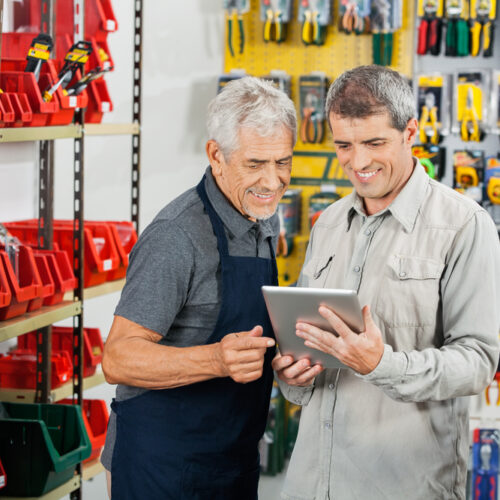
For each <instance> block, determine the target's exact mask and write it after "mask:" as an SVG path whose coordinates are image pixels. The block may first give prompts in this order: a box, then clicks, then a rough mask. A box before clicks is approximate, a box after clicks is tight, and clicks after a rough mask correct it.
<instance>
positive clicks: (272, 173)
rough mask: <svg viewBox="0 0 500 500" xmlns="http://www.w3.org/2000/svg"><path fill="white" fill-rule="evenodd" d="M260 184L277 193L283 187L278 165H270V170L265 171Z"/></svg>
mask: <svg viewBox="0 0 500 500" xmlns="http://www.w3.org/2000/svg"><path fill="white" fill-rule="evenodd" d="M260 184H261V185H262V187H264V188H266V189H268V190H269V191H277V190H278V189H279V188H280V187H281V185H282V184H283V181H282V180H281V178H280V175H279V172H278V167H277V166H276V165H269V167H268V168H266V169H264V171H263V176H262V179H261V181H260Z"/></svg>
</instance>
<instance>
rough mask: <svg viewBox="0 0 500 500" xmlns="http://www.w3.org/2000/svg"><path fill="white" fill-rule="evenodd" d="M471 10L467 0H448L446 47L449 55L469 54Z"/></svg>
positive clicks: (463, 55) (462, 55)
mask: <svg viewBox="0 0 500 500" xmlns="http://www.w3.org/2000/svg"><path fill="white" fill-rule="evenodd" d="M468 19H469V11H468V9H467V2H466V0H446V38H445V40H446V44H445V46H446V48H445V54H446V55H447V56H452V57H454V56H459V57H465V56H468V55H469V25H468V23H467V21H468Z"/></svg>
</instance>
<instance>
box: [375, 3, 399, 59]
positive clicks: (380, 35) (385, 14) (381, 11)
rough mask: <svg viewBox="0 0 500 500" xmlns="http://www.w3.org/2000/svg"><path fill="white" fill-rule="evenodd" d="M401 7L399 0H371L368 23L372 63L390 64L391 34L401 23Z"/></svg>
mask: <svg viewBox="0 0 500 500" xmlns="http://www.w3.org/2000/svg"><path fill="white" fill-rule="evenodd" d="M402 9H403V6H402V3H401V1H400V0H372V2H371V14H370V25H371V30H372V33H373V35H372V37H373V41H372V49H373V63H374V64H379V65H382V66H391V65H392V48H393V34H394V32H395V31H397V30H399V29H400V28H401V26H402V24H403V10H402Z"/></svg>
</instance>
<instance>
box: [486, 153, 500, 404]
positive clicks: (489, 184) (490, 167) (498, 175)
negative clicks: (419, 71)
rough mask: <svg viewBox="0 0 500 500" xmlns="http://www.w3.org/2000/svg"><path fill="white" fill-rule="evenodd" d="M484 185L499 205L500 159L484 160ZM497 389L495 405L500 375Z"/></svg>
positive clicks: (487, 192) (499, 379)
mask: <svg viewBox="0 0 500 500" xmlns="http://www.w3.org/2000/svg"><path fill="white" fill-rule="evenodd" d="M484 185H485V187H486V196H485V198H488V199H489V200H490V202H491V203H492V204H493V205H500V159H499V158H495V157H494V156H491V157H490V158H487V159H486V169H485V171H484ZM495 378H496V380H497V383H498V384H499V385H498V388H499V392H498V398H499V401H498V402H497V404H500V373H499V372H497V375H496V376H495Z"/></svg>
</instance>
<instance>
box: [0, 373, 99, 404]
mask: <svg viewBox="0 0 500 500" xmlns="http://www.w3.org/2000/svg"><path fill="white" fill-rule="evenodd" d="M104 381H105V380H104V374H103V373H102V371H101V370H99V371H97V372H96V373H95V374H94V375H92V376H90V377H85V378H84V379H83V390H84V391H85V390H87V389H92V387H96V386H98V385H100V384H103V383H104ZM72 395H73V382H72V381H69V382H67V383H66V384H64V385H62V386H61V387H57V388H56V389H51V390H50V393H49V398H48V399H49V401H48V402H49V403H56V402H57V401H61V400H62V399H65V398H69V397H71V396H72ZM35 398H36V392H35V390H33V389H0V401H8V402H10V403H34V402H35Z"/></svg>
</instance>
